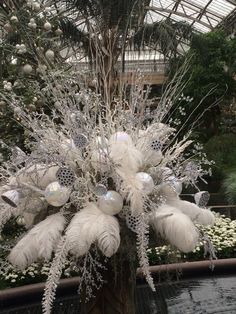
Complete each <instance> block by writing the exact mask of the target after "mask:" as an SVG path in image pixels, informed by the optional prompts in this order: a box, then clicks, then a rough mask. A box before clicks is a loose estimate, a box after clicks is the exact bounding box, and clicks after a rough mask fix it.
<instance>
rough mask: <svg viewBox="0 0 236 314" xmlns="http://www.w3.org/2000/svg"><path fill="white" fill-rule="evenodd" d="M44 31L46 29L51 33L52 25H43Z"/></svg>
mask: <svg viewBox="0 0 236 314" xmlns="http://www.w3.org/2000/svg"><path fill="white" fill-rule="evenodd" d="M43 27H44V29H46V31H50V30H51V29H52V24H51V23H49V22H46V23H45V24H44V25H43Z"/></svg>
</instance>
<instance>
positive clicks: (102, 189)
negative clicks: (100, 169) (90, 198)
mask: <svg viewBox="0 0 236 314" xmlns="http://www.w3.org/2000/svg"><path fill="white" fill-rule="evenodd" d="M94 193H95V194H96V195H97V196H104V195H106V194H107V187H106V186H105V185H104V184H102V183H98V184H96V186H95V188H94Z"/></svg>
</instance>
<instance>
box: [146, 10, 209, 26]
mask: <svg viewBox="0 0 236 314" xmlns="http://www.w3.org/2000/svg"><path fill="white" fill-rule="evenodd" d="M145 9H146V10H150V11H153V12H165V13H172V14H174V15H177V16H181V17H184V18H187V19H189V20H191V21H194V22H197V23H198V24H201V25H203V26H205V27H207V28H209V30H212V29H213V28H212V27H211V26H210V25H209V24H207V23H205V22H203V21H199V20H198V19H197V18H195V17H192V16H190V15H189V16H186V14H184V13H182V12H178V11H175V10H170V9H165V8H161V7H156V6H151V7H145Z"/></svg>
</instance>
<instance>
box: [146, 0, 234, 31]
mask: <svg viewBox="0 0 236 314" xmlns="http://www.w3.org/2000/svg"><path fill="white" fill-rule="evenodd" d="M147 9H148V13H147V15H146V22H147V23H153V22H157V21H161V20H164V19H166V18H170V19H173V20H175V21H183V22H187V23H189V24H191V25H192V26H193V27H194V28H195V29H196V30H197V31H199V32H203V33H205V32H209V31H210V30H212V29H213V28H215V27H216V26H217V25H219V24H220V23H221V22H222V21H223V20H224V19H225V18H226V17H227V16H229V15H230V14H232V13H233V12H235V11H236V0H151V1H150V4H149V6H148V7H147Z"/></svg>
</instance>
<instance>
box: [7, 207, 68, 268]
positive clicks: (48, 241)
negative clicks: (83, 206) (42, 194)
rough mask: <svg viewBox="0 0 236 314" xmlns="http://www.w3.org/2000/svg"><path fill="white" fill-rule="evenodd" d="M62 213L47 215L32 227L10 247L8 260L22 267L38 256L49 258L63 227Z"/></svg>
mask: <svg viewBox="0 0 236 314" xmlns="http://www.w3.org/2000/svg"><path fill="white" fill-rule="evenodd" d="M65 222H66V220H65V218H64V217H63V215H61V214H60V213H59V214H54V215H51V216H48V217H47V218H46V219H45V220H43V221H41V222H40V223H39V224H37V225H36V226H35V227H34V228H32V229H31V230H30V231H29V232H28V233H27V234H26V235H25V236H24V237H23V238H22V239H21V240H20V241H19V242H18V243H17V244H16V246H15V247H14V248H13V249H12V251H11V253H10V255H9V257H8V258H9V261H10V262H11V263H12V264H13V265H14V266H16V267H18V268H19V269H24V268H26V267H27V266H28V265H30V264H32V263H33V262H34V261H36V260H37V259H39V258H44V259H50V258H51V254H52V252H53V250H54V249H55V247H56V246H57V243H58V241H59V239H60V236H61V233H62V231H63V229H64V227H65Z"/></svg>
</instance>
